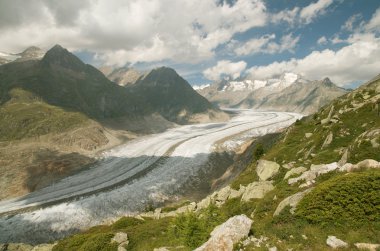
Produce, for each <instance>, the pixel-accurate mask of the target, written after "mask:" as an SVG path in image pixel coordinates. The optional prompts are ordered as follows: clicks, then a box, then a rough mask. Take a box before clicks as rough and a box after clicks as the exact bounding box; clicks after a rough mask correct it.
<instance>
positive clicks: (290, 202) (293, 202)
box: [273, 188, 312, 216]
mask: <svg viewBox="0 0 380 251" xmlns="http://www.w3.org/2000/svg"><path fill="white" fill-rule="evenodd" d="M311 190H312V188H309V189H306V190H305V191H302V192H298V193H296V194H293V195H291V196H289V197H287V198H285V199H283V200H282V201H281V202H280V203H279V204H278V206H277V208H276V211H275V212H274V214H273V216H277V215H279V214H280V213H281V211H282V210H283V209H284V208H285V207H286V206H290V207H291V209H290V212H291V213H292V214H293V213H294V212H295V210H296V207H297V205H298V203H299V202H300V201H301V200H302V198H303V197H304V196H305V195H306V194H308V193H310V191H311Z"/></svg>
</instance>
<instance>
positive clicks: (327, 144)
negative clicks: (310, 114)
mask: <svg viewBox="0 0 380 251" xmlns="http://www.w3.org/2000/svg"><path fill="white" fill-rule="evenodd" d="M333 137H334V136H333V133H332V132H330V133H329V134H328V135H327V137H326V139H325V141H324V142H323V145H322V147H321V149H323V148H325V147H328V146H329V145H330V144H331V142H332V140H333Z"/></svg>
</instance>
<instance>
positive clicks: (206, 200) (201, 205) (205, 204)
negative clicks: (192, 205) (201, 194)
mask: <svg viewBox="0 0 380 251" xmlns="http://www.w3.org/2000/svg"><path fill="white" fill-rule="evenodd" d="M210 204H211V198H210V196H207V197H206V198H204V199H203V200H201V201H200V202H198V203H197V211H198V210H201V209H203V208H206V207H208V206H209V205H210Z"/></svg>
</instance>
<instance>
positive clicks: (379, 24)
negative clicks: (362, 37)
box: [365, 8, 380, 31]
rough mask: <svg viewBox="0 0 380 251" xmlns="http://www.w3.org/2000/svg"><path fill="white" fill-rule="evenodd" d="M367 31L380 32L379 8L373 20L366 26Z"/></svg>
mask: <svg viewBox="0 0 380 251" xmlns="http://www.w3.org/2000/svg"><path fill="white" fill-rule="evenodd" d="M365 29H366V30H368V31H380V8H378V9H377V10H376V12H375V13H374V14H373V15H372V18H371V20H369V22H368V23H367V24H366V26H365Z"/></svg>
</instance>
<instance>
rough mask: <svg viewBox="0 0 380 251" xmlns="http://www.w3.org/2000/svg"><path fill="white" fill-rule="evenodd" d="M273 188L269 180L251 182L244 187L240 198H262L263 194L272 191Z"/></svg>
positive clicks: (247, 199) (244, 199)
mask: <svg viewBox="0 0 380 251" xmlns="http://www.w3.org/2000/svg"><path fill="white" fill-rule="evenodd" d="M273 189H274V186H273V185H272V182H271V181H259V182H252V183H250V184H248V186H247V187H246V188H245V191H244V193H243V196H242V197H241V200H242V201H249V200H251V199H262V198H264V196H265V194H267V193H268V192H270V191H272V190H273Z"/></svg>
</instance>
